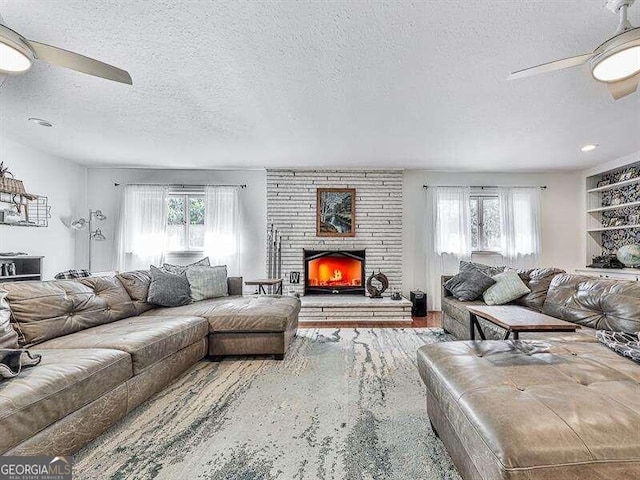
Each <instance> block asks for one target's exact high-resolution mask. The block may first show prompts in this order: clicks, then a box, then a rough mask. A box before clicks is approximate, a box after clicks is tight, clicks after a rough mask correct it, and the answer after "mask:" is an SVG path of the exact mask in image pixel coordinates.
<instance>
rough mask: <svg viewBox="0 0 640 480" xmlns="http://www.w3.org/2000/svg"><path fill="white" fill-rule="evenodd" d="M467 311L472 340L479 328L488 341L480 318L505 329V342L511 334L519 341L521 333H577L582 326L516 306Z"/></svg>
mask: <svg viewBox="0 0 640 480" xmlns="http://www.w3.org/2000/svg"><path fill="white" fill-rule="evenodd" d="M467 309H468V310H469V313H470V314H471V320H470V322H469V328H470V334H471V340H475V337H476V335H475V330H476V329H475V328H474V327H477V328H478V333H480V338H481V339H482V340H486V337H485V335H484V332H483V331H482V327H481V326H480V322H478V317H480V318H483V319H484V320H486V321H488V322H491V323H493V324H494V325H498V326H499V327H502V328H504V329H505V330H506V331H507V332H506V333H505V335H504V338H503V340H507V339H508V338H509V336H510V335H511V333H513V338H514V340H518V339H519V338H520V332H575V331H576V330H577V329H579V328H580V325H576V324H575V323H571V322H565V321H564V320H560V319H558V318H555V317H550V316H549V315H545V314H544V313H538V312H534V311H533V310H529V309H528V308H524V307H518V306H516V305H496V306H482V305H473V306H467Z"/></svg>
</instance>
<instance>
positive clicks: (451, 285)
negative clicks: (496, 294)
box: [444, 262, 496, 302]
mask: <svg viewBox="0 0 640 480" xmlns="http://www.w3.org/2000/svg"><path fill="white" fill-rule="evenodd" d="M495 283H496V281H495V280H494V279H493V278H491V277H490V276H488V275H485V274H484V273H482V271H481V270H480V269H479V268H478V267H477V266H475V265H474V264H473V263H470V262H461V263H460V273H458V274H457V275H456V276H455V277H453V278H451V279H449V280H448V281H447V282H445V284H444V288H446V289H447V290H449V291H450V292H451V294H452V295H453V296H454V297H456V298H457V299H458V300H460V301H463V302H470V301H473V300H476V299H477V298H478V297H480V295H482V294H483V293H484V292H485V290H487V288H489V287H490V286H491V285H493V284H495Z"/></svg>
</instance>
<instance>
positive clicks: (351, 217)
mask: <svg viewBox="0 0 640 480" xmlns="http://www.w3.org/2000/svg"><path fill="white" fill-rule="evenodd" d="M316 235H317V236H318V237H355V235H356V189H355V188H318V189H317V194H316Z"/></svg>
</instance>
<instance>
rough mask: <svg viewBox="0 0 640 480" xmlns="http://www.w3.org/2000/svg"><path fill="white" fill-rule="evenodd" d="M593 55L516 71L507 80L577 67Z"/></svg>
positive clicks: (565, 59) (588, 54) (586, 54)
mask: <svg viewBox="0 0 640 480" xmlns="http://www.w3.org/2000/svg"><path fill="white" fill-rule="evenodd" d="M591 57H593V53H585V54H584V55H578V56H575V57H569V58H563V59H562V60H556V61H554V62H549V63H543V64H542V65H537V66H535V67H530V68H525V69H524V70H518V71H517V72H513V73H511V75H509V76H508V77H507V80H516V79H518V78H524V77H531V76H533V75H539V74H541V73H548V72H553V71H555V70H562V69H563V68H571V67H577V66H578V65H582V64H583V63H586V62H587V61H588V60H589V59H590V58H591Z"/></svg>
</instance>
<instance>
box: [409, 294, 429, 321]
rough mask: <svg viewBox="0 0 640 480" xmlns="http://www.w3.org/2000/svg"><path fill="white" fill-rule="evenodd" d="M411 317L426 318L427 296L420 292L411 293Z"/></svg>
mask: <svg viewBox="0 0 640 480" xmlns="http://www.w3.org/2000/svg"><path fill="white" fill-rule="evenodd" d="M411 304H412V307H411V316H412V317H426V316H427V294H426V293H424V292H423V291H421V290H413V291H411Z"/></svg>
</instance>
